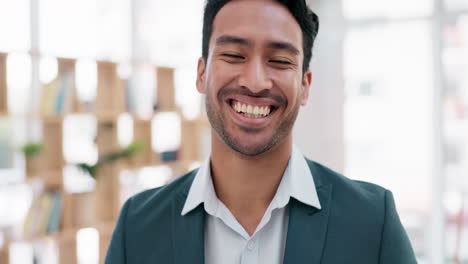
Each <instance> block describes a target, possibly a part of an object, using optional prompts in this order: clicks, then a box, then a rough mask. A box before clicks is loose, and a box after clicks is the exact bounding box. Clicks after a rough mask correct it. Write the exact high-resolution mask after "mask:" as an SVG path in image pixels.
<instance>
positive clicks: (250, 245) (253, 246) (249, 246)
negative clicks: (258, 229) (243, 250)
mask: <svg viewBox="0 0 468 264" xmlns="http://www.w3.org/2000/svg"><path fill="white" fill-rule="evenodd" d="M254 248H255V241H252V240H251V241H249V243H247V249H248V250H253V249H254Z"/></svg>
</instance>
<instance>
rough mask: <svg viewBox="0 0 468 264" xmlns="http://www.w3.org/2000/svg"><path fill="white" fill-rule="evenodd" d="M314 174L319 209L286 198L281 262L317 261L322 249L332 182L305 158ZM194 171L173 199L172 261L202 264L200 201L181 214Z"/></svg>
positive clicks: (202, 219)
mask: <svg viewBox="0 0 468 264" xmlns="http://www.w3.org/2000/svg"><path fill="white" fill-rule="evenodd" d="M307 162H308V165H309V167H310V169H311V172H312V175H313V177H314V182H315V185H316V188H317V195H318V199H319V201H320V205H321V209H317V208H315V207H312V206H309V205H306V204H304V203H302V202H300V201H298V200H296V199H294V198H291V201H290V210H289V223H288V235H287V238H286V248H285V253H284V261H283V263H284V264H295V263H304V261H306V260H307V263H313V264H318V263H320V261H321V256H322V251H323V249H324V244H325V239H326V234H327V227H328V219H329V215H330V209H331V196H332V189H333V188H332V187H333V186H332V184H331V183H328V182H327V180H326V178H325V177H323V175H322V174H321V173H320V170H318V169H317V165H315V163H313V162H312V161H310V160H308V161H307ZM196 173H197V171H196V170H195V171H193V172H191V173H190V174H189V175H188V177H189V180H188V181H186V182H185V184H184V185H183V186H181V189H180V191H179V193H178V195H176V197H175V199H174V200H173V208H172V212H171V214H172V219H173V223H174V224H173V225H172V234H173V240H172V241H173V250H174V251H173V254H174V263H175V264H185V263H193V264H203V263H204V262H205V237H204V229H205V211H204V209H203V206H202V204H200V205H198V206H197V207H196V208H195V209H193V210H191V211H190V212H188V213H187V214H185V215H184V216H181V211H182V209H183V207H184V204H185V201H186V199H187V195H188V192H189V189H190V186H191V184H192V182H193V178H194V176H195V174H196Z"/></svg>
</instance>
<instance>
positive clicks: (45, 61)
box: [39, 57, 58, 84]
mask: <svg viewBox="0 0 468 264" xmlns="http://www.w3.org/2000/svg"><path fill="white" fill-rule="evenodd" d="M57 73H58V63H57V59H56V58H54V57H42V58H41V60H40V64H39V80H40V81H41V83H43V84H46V83H49V82H51V81H52V80H53V79H55V78H56V77H57Z"/></svg>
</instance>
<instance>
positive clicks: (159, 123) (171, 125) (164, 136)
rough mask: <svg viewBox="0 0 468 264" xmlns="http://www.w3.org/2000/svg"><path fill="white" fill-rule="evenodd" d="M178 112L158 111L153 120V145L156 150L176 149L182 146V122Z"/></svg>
mask: <svg viewBox="0 0 468 264" xmlns="http://www.w3.org/2000/svg"><path fill="white" fill-rule="evenodd" d="M180 122H181V121H180V116H179V115H178V114H176V113H171V112H165V113H158V114H156V115H155V116H154V118H153V121H152V127H151V130H152V135H153V137H152V138H153V140H152V141H153V142H152V147H153V150H154V151H156V152H166V151H175V150H177V149H178V148H179V146H180V141H181V139H180V137H181V123H180Z"/></svg>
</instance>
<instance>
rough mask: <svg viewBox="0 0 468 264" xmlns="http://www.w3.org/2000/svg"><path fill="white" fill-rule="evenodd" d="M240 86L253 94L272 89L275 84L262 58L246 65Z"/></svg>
mask: <svg viewBox="0 0 468 264" xmlns="http://www.w3.org/2000/svg"><path fill="white" fill-rule="evenodd" d="M239 86H241V87H244V88H247V89H249V90H250V91H251V92H253V93H259V92H261V91H263V90H269V89H271V87H272V86H273V83H272V81H271V78H270V76H269V74H268V71H267V69H266V65H265V64H264V63H263V62H262V59H261V58H255V59H251V60H249V61H247V62H245V63H244V67H243V69H242V72H241V75H240V77H239Z"/></svg>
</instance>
